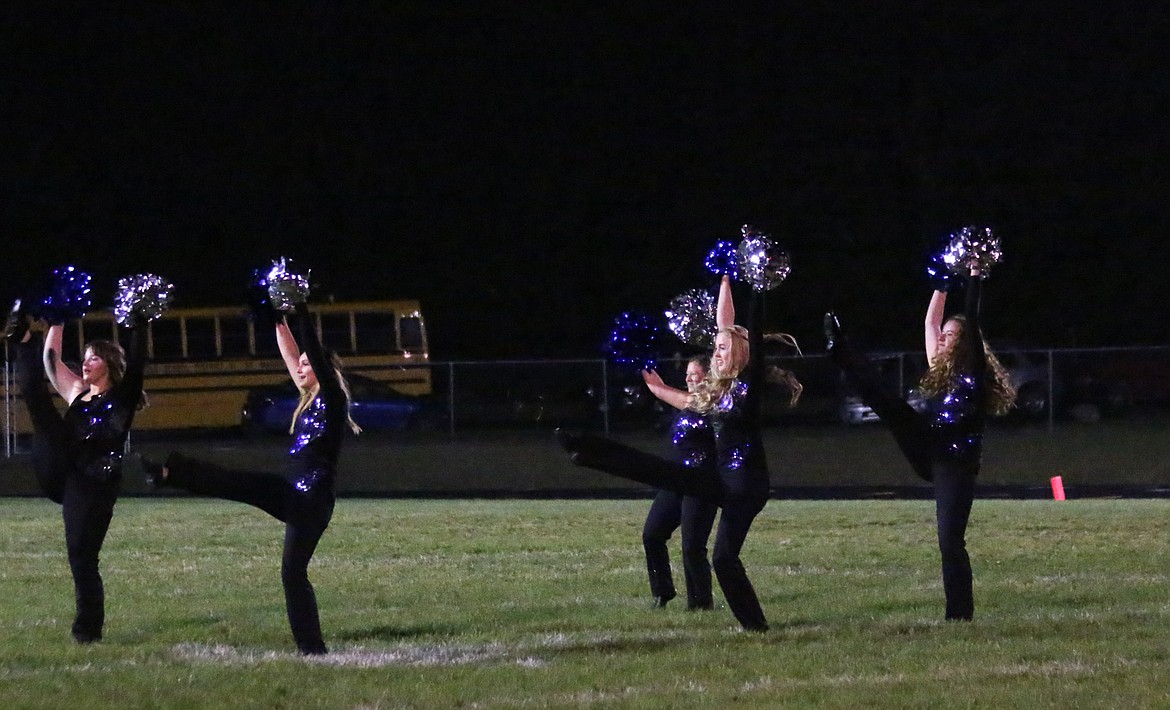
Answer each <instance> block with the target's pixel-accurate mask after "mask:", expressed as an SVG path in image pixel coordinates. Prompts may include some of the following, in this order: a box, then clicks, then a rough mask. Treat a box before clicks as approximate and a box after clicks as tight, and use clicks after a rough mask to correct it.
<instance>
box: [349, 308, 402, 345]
mask: <svg viewBox="0 0 1170 710" xmlns="http://www.w3.org/2000/svg"><path fill="white" fill-rule="evenodd" d="M354 322H355V324H356V328H357V332H358V343H357V352H361V353H392V352H397V351H398V343H397V338H395V336H394V314H393V313H354Z"/></svg>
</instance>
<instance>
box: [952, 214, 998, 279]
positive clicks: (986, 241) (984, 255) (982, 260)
mask: <svg viewBox="0 0 1170 710" xmlns="http://www.w3.org/2000/svg"><path fill="white" fill-rule="evenodd" d="M1002 260H1003V251H1002V250H1001V249H1000V247H999V237H997V236H995V235H994V234H992V233H991V229H990V228H989V227H963V228H962V229H960V230H959V231H958V232H957V233H955V234H952V235H951V240H950V242H949V243H948V244H947V246H946V249H944V250H943V253H942V261H943V263H944V264H946V265H947V268H948V269H950V270H951V272H952V273H954V274H958V275H960V276H966V275H967V274H969V273H971V267H972V266H975V267H977V268H978V269H979V275H980V277H982V278H987V277H988V275H989V274H990V273H991V267H992V266H994V265H995V264H998V263H999V262H1000V261H1002Z"/></svg>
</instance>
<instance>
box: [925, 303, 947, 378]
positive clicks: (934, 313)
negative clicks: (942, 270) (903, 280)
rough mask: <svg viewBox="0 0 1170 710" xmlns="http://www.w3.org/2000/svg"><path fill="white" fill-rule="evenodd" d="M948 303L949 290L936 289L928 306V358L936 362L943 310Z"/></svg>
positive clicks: (929, 360)
mask: <svg viewBox="0 0 1170 710" xmlns="http://www.w3.org/2000/svg"><path fill="white" fill-rule="evenodd" d="M946 305H947V292H946V291H935V292H934V294H933V295H932V296H931V297H930V305H929V306H927V307H926V333H925V335H926V360H927V362H934V356H935V355H936V354H937V353H938V338H939V335H941V334H942V326H943V311H944V310H945V308H946Z"/></svg>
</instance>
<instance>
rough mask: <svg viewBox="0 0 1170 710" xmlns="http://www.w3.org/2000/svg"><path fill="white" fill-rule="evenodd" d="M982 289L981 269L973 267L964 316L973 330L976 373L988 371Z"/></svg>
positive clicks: (972, 344) (973, 353)
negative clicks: (982, 314) (984, 344)
mask: <svg viewBox="0 0 1170 710" xmlns="http://www.w3.org/2000/svg"><path fill="white" fill-rule="evenodd" d="M982 289H983V279H982V278H980V275H979V269H978V268H974V267H972V269H971V276H970V277H969V278H968V279H967V301H966V303H965V305H964V308H963V315H964V316H966V318H967V326H966V327H967V328H970V329H971V336H972V340H971V356H972V358H971V359H972V362H971V369H972V370H973V371H974V372H976V373H982V372H983V371H984V370H986V369H987V351H986V350H985V349H984V348H983V328H982V326H981V325H980V323H979V309H980V305H981V304H980V301H981V299H982V296H983V293H982Z"/></svg>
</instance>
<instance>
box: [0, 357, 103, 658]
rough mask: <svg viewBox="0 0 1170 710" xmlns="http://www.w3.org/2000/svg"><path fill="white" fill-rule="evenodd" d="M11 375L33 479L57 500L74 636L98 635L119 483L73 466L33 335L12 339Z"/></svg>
mask: <svg viewBox="0 0 1170 710" xmlns="http://www.w3.org/2000/svg"><path fill="white" fill-rule="evenodd" d="M16 381H17V384H18V385H19V386H20V393H21V395H22V396H23V397H24V402H25V405H26V406H27V407H28V413H29V416H30V418H31V419H32V424H33V469H34V470H35V471H36V476H37V483H38V485H40V487H41V490H42V491H43V492H44V494H45V495H46V496H47V497H48V498H49V499H50V500H52V501H53V502H55V503H60V504H61V517H62V519H63V521H64V523H65V550H66V553H67V555H68V557H69V571H70V572H71V573H72V575H73V596H74V600H75V603H76V614H75V616H74V619H73V628H72V631H73V638H75V639H77V640H78V641H79V642H82V643H89V642H91V641H97V640H100V639H101V637H102V629H103V627H104V626H105V619H106V612H105V604H106V595H105V587H104V585H103V584H102V575H101V572H100V570H99V560H100V557H101V551H102V544H103V543H104V542H105V540H106V532H107V531H108V530H109V529H110V520H111V519H112V518H113V517H114V504H115V503H116V502H117V501H118V488H119V483H118V481H116V480H114V481H99V480H97V479H93V478H89V477H88V476H83V475H81V474H79V473H77V472H76V471H74V468H75V466H74V462H73V460H72V457H71V455H70V451H71V450H72V446H71V442H70V440H69V431H68V428H67V427H66V425H65V422H64V420H63V419H62V417H61V414H60V413H59V412H58V411H57V408H56V406H54V404H53V398H52V396H51V395H50V394H49V388H48V385H47V384H46V382H45V375H44V365H43V363H42V360H41V346H40V343H38V342H36V341H35V340H29V342H27V343H20V344H19V345H17V348H16Z"/></svg>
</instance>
